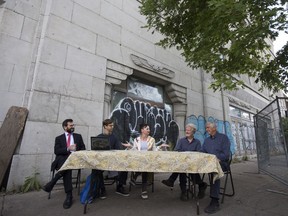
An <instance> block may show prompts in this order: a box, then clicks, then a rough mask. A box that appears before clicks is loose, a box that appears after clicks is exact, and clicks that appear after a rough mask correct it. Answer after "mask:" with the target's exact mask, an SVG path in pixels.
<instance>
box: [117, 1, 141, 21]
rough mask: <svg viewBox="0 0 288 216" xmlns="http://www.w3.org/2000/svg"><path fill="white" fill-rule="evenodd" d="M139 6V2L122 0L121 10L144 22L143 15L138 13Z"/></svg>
mask: <svg viewBox="0 0 288 216" xmlns="http://www.w3.org/2000/svg"><path fill="white" fill-rule="evenodd" d="M111 1H112V0H111ZM139 6H140V3H139V2H137V1H131V0H123V11H125V13H127V14H129V15H130V16H133V17H134V18H136V19H137V20H139V21H141V22H142V23H146V18H145V16H142V15H141V14H140V13H139Z"/></svg>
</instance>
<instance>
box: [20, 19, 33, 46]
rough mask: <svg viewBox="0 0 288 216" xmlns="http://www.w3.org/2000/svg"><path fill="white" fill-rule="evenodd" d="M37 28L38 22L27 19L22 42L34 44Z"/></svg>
mask: <svg viewBox="0 0 288 216" xmlns="http://www.w3.org/2000/svg"><path fill="white" fill-rule="evenodd" d="M36 28H37V21H35V20H33V19H30V18H28V17H25V19H24V24H23V29H22V33H21V40H24V41H27V42H29V43H32V42H33V40H34V36H35V32H36Z"/></svg>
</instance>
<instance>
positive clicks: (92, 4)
mask: <svg viewBox="0 0 288 216" xmlns="http://www.w3.org/2000/svg"><path fill="white" fill-rule="evenodd" d="M74 2H75V3H77V4H79V5H81V6H82V7H85V8H87V9H89V10H91V11H93V12H94V13H96V14H100V9H101V4H102V2H103V1H95V0H85V1H83V0H74ZM114 2H121V0H118V1H114Z"/></svg>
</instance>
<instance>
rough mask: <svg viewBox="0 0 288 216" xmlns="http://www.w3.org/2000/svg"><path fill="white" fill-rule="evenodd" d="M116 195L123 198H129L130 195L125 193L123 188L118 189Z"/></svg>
mask: <svg viewBox="0 0 288 216" xmlns="http://www.w3.org/2000/svg"><path fill="white" fill-rule="evenodd" d="M116 193H117V194H119V195H122V196H129V195H130V194H129V193H128V192H126V191H125V189H124V187H123V186H120V187H117V190H116Z"/></svg>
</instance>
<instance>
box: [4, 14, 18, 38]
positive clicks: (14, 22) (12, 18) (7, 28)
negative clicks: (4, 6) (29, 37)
mask: <svg viewBox="0 0 288 216" xmlns="http://www.w3.org/2000/svg"><path fill="white" fill-rule="evenodd" d="M23 22H24V16H23V15H21V14H18V13H15V12H13V11H11V10H5V11H4V14H3V17H2V22H1V25H0V32H1V33H4V34H8V35H10V36H13V37H16V38H20V35H21V30H22V27H23Z"/></svg>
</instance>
